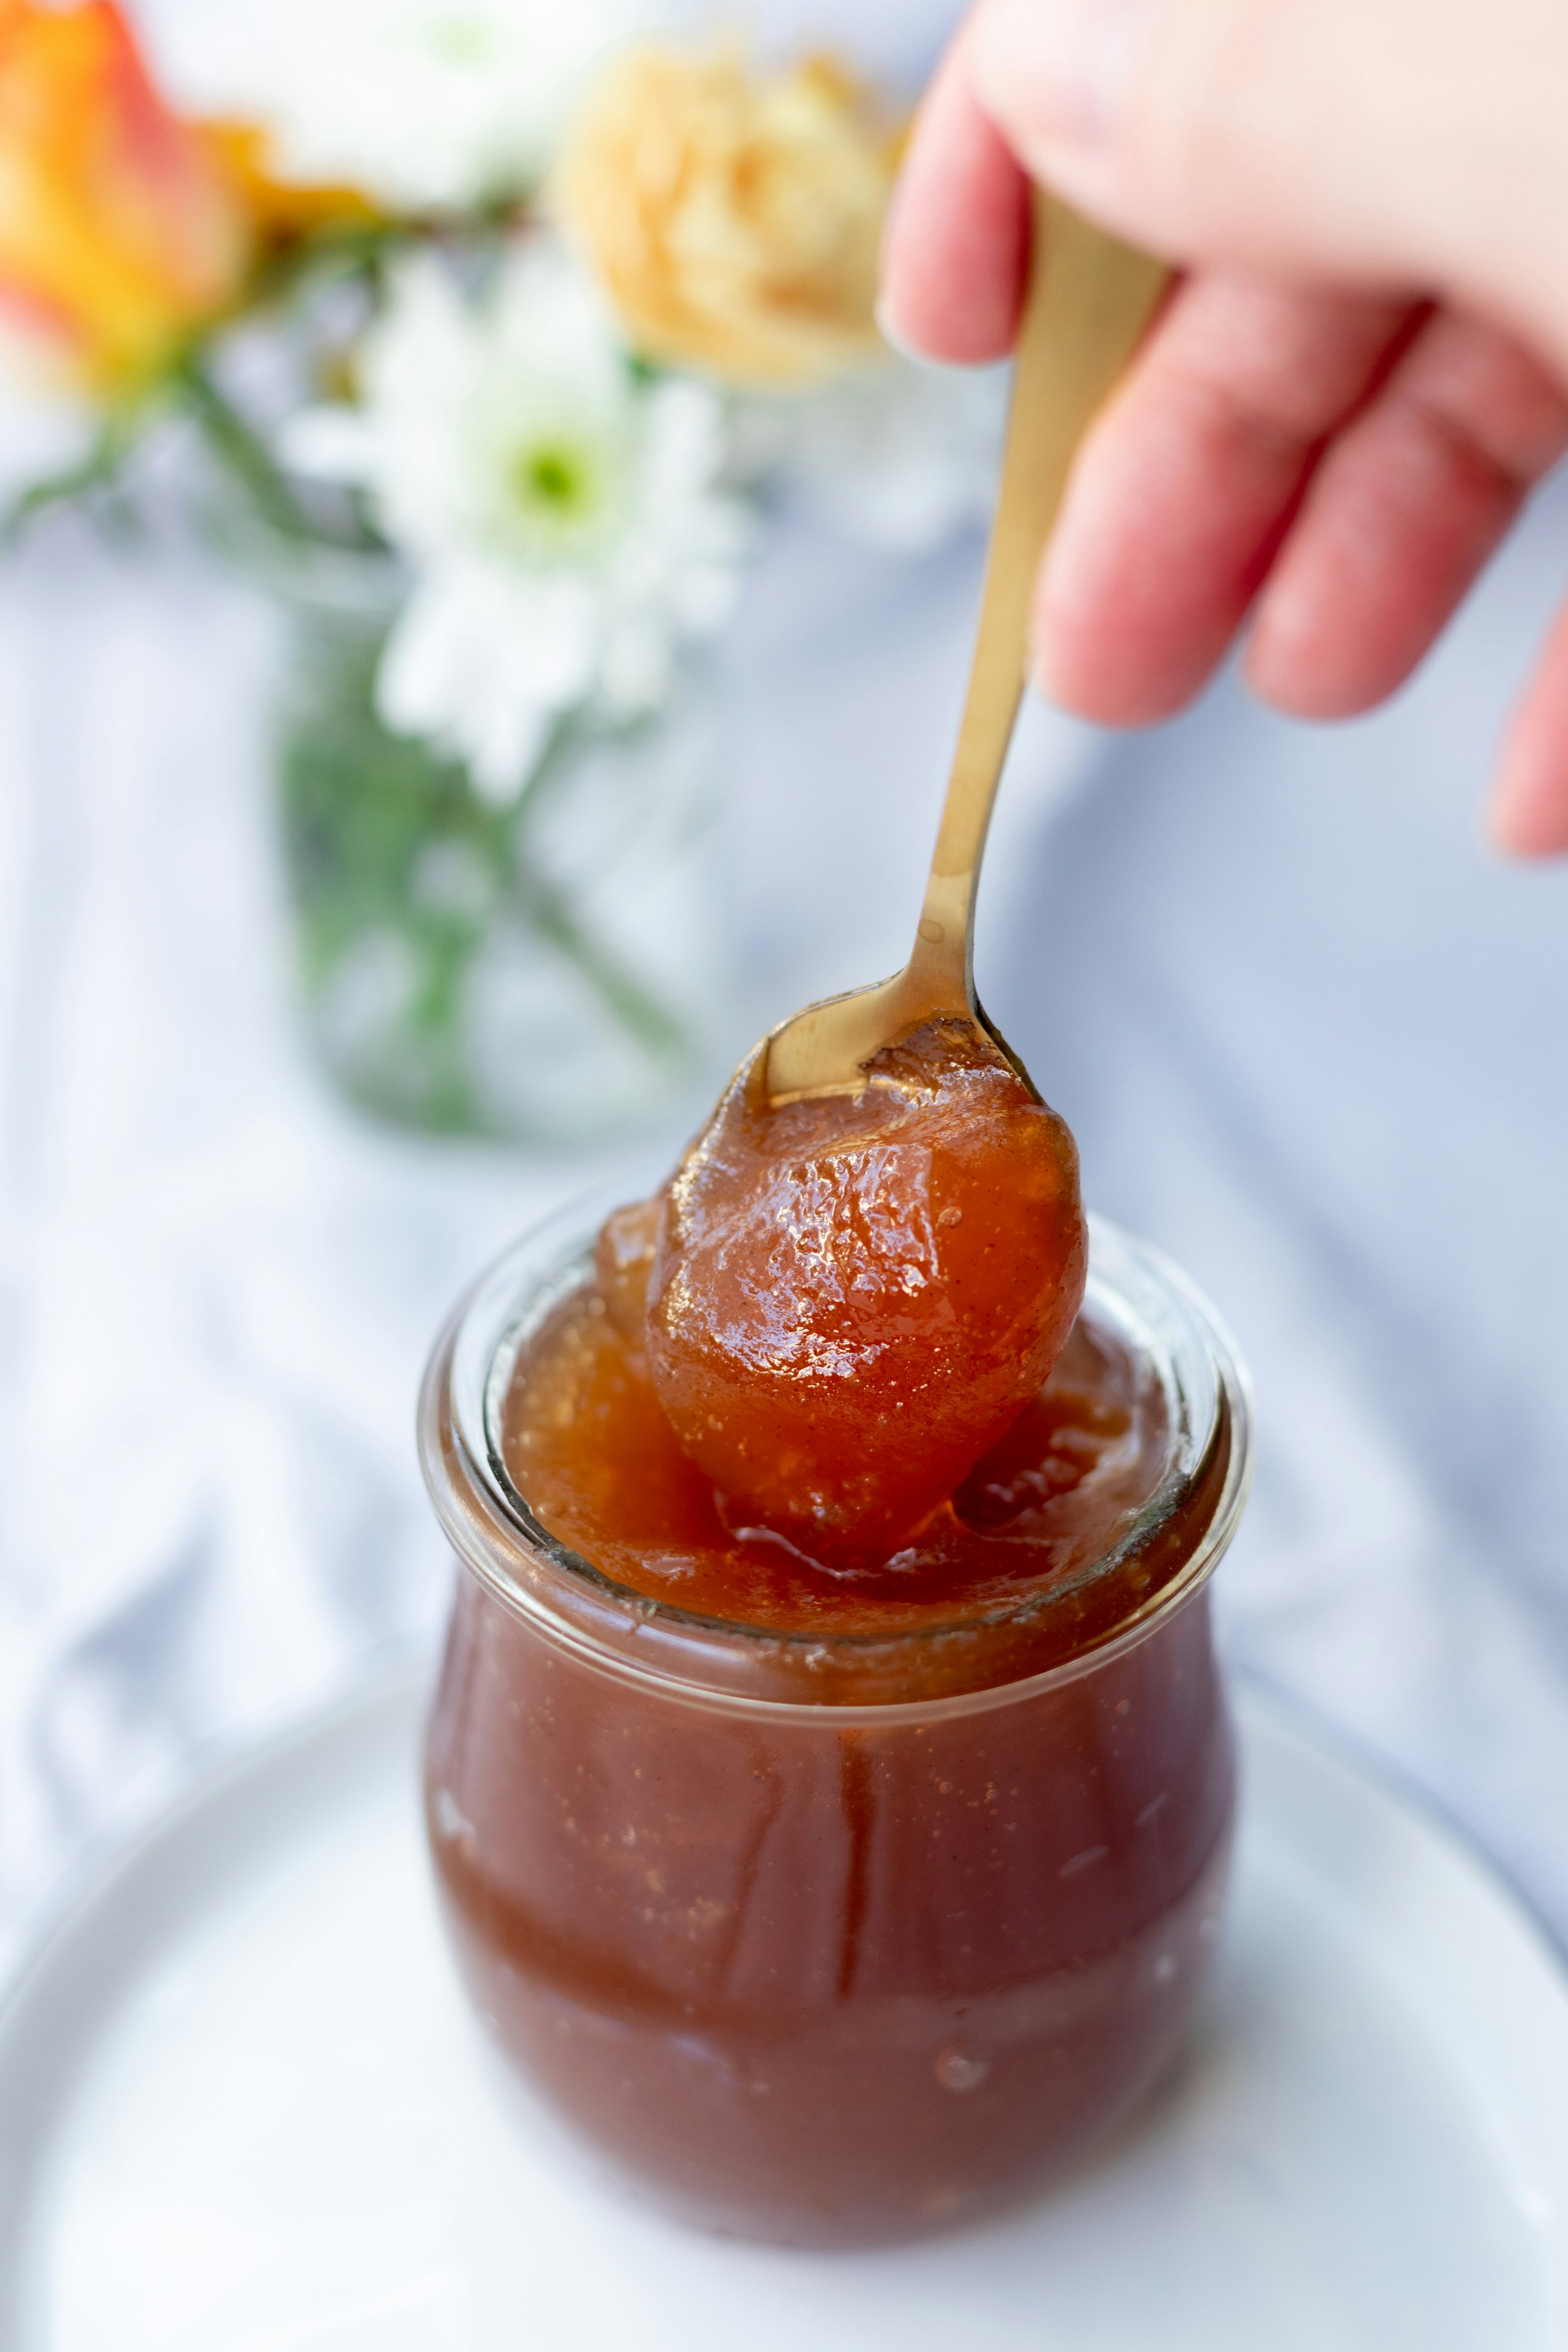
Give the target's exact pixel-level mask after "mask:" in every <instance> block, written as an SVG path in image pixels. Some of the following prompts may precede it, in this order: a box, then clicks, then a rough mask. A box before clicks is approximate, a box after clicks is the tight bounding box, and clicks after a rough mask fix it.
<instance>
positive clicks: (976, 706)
mask: <svg viewBox="0 0 1568 2352" xmlns="http://www.w3.org/2000/svg"><path fill="white" fill-rule="evenodd" d="M1168 277H1169V272H1168V271H1167V270H1166V267H1165V265H1164V264H1163V263H1162V262H1158V261H1155V260H1154V259H1152V258H1151V257H1149V256H1148V255H1147V254H1144V253H1138V252H1135V251H1134V249H1133V248H1132V247H1130V246H1125V245H1123V244H1122V243H1121V242H1120V241H1119V239H1117V238H1115V237H1113V236H1107V235H1106V234H1105V232H1104V231H1103V229H1099V228H1095V227H1094V226H1092V224H1091V223H1090V222H1088V221H1086V220H1083V219H1081V218H1080V216H1079V215H1077V214H1076V213H1074V212H1071V211H1070V210H1069V208H1068V206H1067V205H1064V204H1062V203H1061V201H1060V199H1059V198H1057V197H1055V196H1053V195H1051V194H1050V193H1049V191H1048V190H1046V189H1044V188H1036V190H1035V191H1034V201H1033V245H1032V252H1031V256H1030V281H1029V291H1028V294H1027V297H1026V299H1025V303H1024V310H1023V317H1022V320H1021V321H1020V324H1019V338H1018V347H1017V351H1016V352H1015V354H1014V359H1013V386H1012V399H1011V403H1010V405H1009V412H1008V429H1007V443H1006V446H1005V449H1004V452H1003V457H1002V478H1001V484H1000V488H999V489H998V497H997V511H996V520H995V522H994V524H993V525H992V529H991V543H990V551H989V553H988V557H987V562H986V584H985V592H984V595H983V598H982V601H981V605H980V626H979V634H978V636H977V641H976V645H975V655H974V662H973V666H972V667H971V669H970V673H969V691H968V696H967V700H966V702H965V705H964V716H963V720H962V723H961V725H960V727H959V730H958V744H957V749H956V752H955V754H954V759H953V771H952V774H951V777H950V778H949V780H948V784H947V797H946V802H945V803H944V804H943V809H942V824H941V829H940V831H939V832H938V834H937V836H936V855H935V856H934V857H933V859H932V861H931V873H930V877H929V879H928V880H927V883H926V887H925V904H924V906H923V907H922V908H921V915H920V926H919V931H918V934H917V937H916V940H915V951H914V954H913V955H912V956H911V958H910V962H909V978H910V980H911V981H914V982H917V983H918V984H919V986H920V989H921V992H922V993H926V992H928V994H929V1001H930V1002H931V1003H933V1004H937V1003H942V1004H946V1005H950V1006H951V1007H952V1009H953V1010H954V1011H962V1010H964V1009H965V1008H966V1007H967V1005H968V1004H969V1003H972V1002H973V977H972V966H973V958H974V929H975V895H976V884H977V881H978V878H979V871H980V856H981V853H982V851H983V850H984V848H985V845H986V829H987V827H988V824H989V823H990V817H991V808H992V804H993V803H994V802H995V800H996V796H997V785H998V782H999V781H1000V778H1001V772H1002V763H1003V761H1005V760H1006V758H1007V751H1008V745H1009V741H1010V740H1011V738H1012V731H1013V722H1014V720H1015V719H1016V718H1017V715H1018V708H1019V701H1020V700H1021V698H1022V696H1023V687H1024V679H1025V676H1026V674H1027V671H1028V666H1029V662H1028V632H1029V614H1030V596H1031V593H1032V590H1033V586H1034V579H1035V574H1036V572H1037V571H1038V570H1039V567H1040V554H1041V551H1042V550H1043V549H1044V546H1045V542H1046V540H1047V538H1048V537H1049V536H1050V532H1051V525H1052V524H1053V523H1054V521H1055V520H1056V514H1057V509H1058V508H1059V507H1060V506H1061V495H1062V492H1063V490H1064V489H1065V488H1066V485H1067V477H1068V474H1069V472H1070V470H1071V465H1072V460H1073V457H1074V455H1075V454H1076V452H1077V449H1078V445H1079V443H1080V441H1081V440H1082V437H1083V434H1084V432H1085V430H1086V428H1087V426H1088V425H1089V423H1090V421H1091V419H1092V416H1093V415H1094V412H1095V410H1096V409H1097V408H1098V407H1099V406H1100V404H1101V403H1102V402H1103V400H1104V398H1105V396H1106V394H1108V393H1109V392H1110V390H1111V388H1112V386H1113V384H1114V383H1115V382H1116V380H1117V378H1118V376H1119V375H1120V374H1121V373H1122V371H1123V369H1124V367H1125V365H1126V363H1127V362H1128V360H1129V359H1130V358H1131V357H1132V354H1133V352H1134V347H1135V346H1136V344H1137V341H1138V338H1139V336H1140V335H1141V334H1142V333H1143V331H1144V329H1145V326H1146V325H1147V323H1148V320H1149V318H1150V316H1151V315H1152V313H1153V311H1154V309H1155V303H1156V302H1157V301H1158V299H1159V298H1160V295H1161V294H1162V293H1163V291H1164V289H1165V287H1166V283H1167V280H1168Z"/></svg>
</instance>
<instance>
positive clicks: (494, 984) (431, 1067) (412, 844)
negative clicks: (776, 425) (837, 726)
mask: <svg viewBox="0 0 1568 2352" xmlns="http://www.w3.org/2000/svg"><path fill="white" fill-rule="evenodd" d="M256 573H257V576H258V577H260V578H262V579H263V580H264V582H265V583H266V584H267V586H268V587H269V588H270V589H271V590H272V592H273V593H274V594H275V595H276V596H277V598H278V600H279V602H280V604H282V607H283V610H284V614H285V617H286V622H287V628H286V635H285V653H284V664H283V677H282V691H281V694H280V697H279V703H278V712H277V728H276V747H275V762H276V770H277V796H278V816H279V830H280V835H281V845H282V851H283V866H284V877H285V882H286V887H287V900H288V905H289V910H290V913H291V915H292V918H293V925H294V935H295V948H296V958H297V963H298V977H299V982H300V988H301V993H302V996H303V1001H304V1010H305V1014H306V1021H307V1024H308V1034H309V1037H310V1040H311V1043H312V1045H313V1046H314V1048H315V1052H316V1055H317V1058H318V1060H319V1063H320V1064H321V1065H322V1066H323V1067H324V1069H325V1070H326V1072H327V1073H328V1075H329V1076H330V1077H331V1078H332V1079H333V1081H334V1082H335V1083H336V1085H337V1086H338V1087H340V1089H341V1090H342V1092H343V1093H345V1094H346V1095H347V1096H349V1097H350V1099H351V1100H353V1101H354V1102H356V1103H358V1104H359V1105H361V1107H362V1108H365V1109H368V1110H371V1111H372V1112H374V1113H376V1114H378V1115H379V1116H380V1117H382V1118H389V1119H392V1120H395V1121H396V1122H398V1123H399V1124H401V1125H403V1126H408V1127H414V1128H419V1129H426V1130H430V1131H434V1132H437V1133H448V1134H465V1135H479V1136H493V1137H499V1138H504V1139H511V1140H515V1141H519V1142H526V1143H544V1144H552V1145H554V1144H559V1145H571V1144H578V1143H582V1142H587V1141H592V1140H597V1139H602V1138H605V1137H607V1136H613V1135H615V1134H616V1133H619V1132H635V1131H636V1130H637V1129H639V1128H640V1127H644V1126H646V1125H648V1124H649V1123H650V1122H652V1121H654V1120H661V1121H662V1120H663V1119H664V1118H667V1117H669V1116H670V1114H671V1110H672V1106H674V1105H678V1104H679V1103H680V1102H681V1101H682V1100H683V1099H684V1098H685V1097H686V1096H687V1095H689V1096H690V1097H691V1101H692V1108H693V1115H694V1116H695V1115H696V1113H697V1111H698V1110H699V1108H700V1106H701V1103H702V1101H703V1100H704V1099H706V1095H707V1094H708V1093H710V1092H711V1091H712V1087H713V1086H714V1085H715V1084H716V1083H717V1081H718V1079H719V1078H720V1077H721V1076H722V1075H723V1069H722V1062H723V1052H724V1049H723V1046H722V1045H721V1046H718V1047H717V1049H716V1041H715V1038H714V1036H713V1034H712V1031H713V1024H714V1018H715V1015H714V1008H715V1007H716V1006H718V1005H722V1004H723V1003H724V1002H725V987H724V983H725V979H726V976H727V941H726V938H725V931H724V923H723V905H722V892H721V889H720V886H719V878H718V869H717V838H718V835H717V823H716V819H717V815H718V810H719V797H720V796H719V793H718V789H717V787H718V775H719V765H720V755H719V730H718V723H717V698H716V694H715V692H714V688H713V680H712V677H711V675H710V673H709V671H708V669H707V667H706V665H704V664H703V663H701V662H700V661H698V660H695V659H693V660H692V661H690V662H688V664H687V665H686V667H685V668H684V670H683V671H682V672H681V673H680V675H679V677H677V680H676V682H675V685H674V688H673V690H672V693H671V695H670V698H669V699H668V700H667V702H665V703H664V705H663V706H662V707H661V708H660V709H658V710H657V711H655V712H653V713H651V714H649V715H648V716H647V717H644V718H639V719H614V718H612V717H611V716H609V715H608V714H604V713H601V712H598V711H596V710H594V709H581V710H578V711H575V712H572V713H570V714H569V715H568V716H567V717H566V718H564V719H562V720H561V721H560V722H559V725H558V726H557V729H556V730H555V733H554V735H553V737H552V739H551V740H550V742H549V746H548V747H547V749H546V751H545V754H544V756H543V759H542V760H541V761H540V763H539V765H538V768H537V769H536V770H535V771H534V772H533V773H532V774H531V775H530V776H529V778H528V782H527V783H526V784H525V785H524V787H523V789H522V791H521V792H520V793H518V794H517V797H516V798H515V799H514V800H511V801H509V802H507V803H504V804H497V803H496V802H495V801H493V800H490V799H486V797H485V796H484V795H483V794H482V793H479V792H477V791H476V788H475V786H474V784H473V782H472V780H471V778H470V776H469V774H468V772H467V770H466V769H465V767H464V766H463V764H462V763H461V761H457V760H455V759H454V758H450V757H447V756H445V755H444V753H442V752H441V751H439V750H438V749H436V748H435V747H434V746H433V745H432V744H430V743H428V742H425V741H423V740H420V739H417V738H414V737H410V736H405V735H398V734H393V733H392V731H391V730H389V729H388V728H387V727H386V726H384V725H383V723H382V719H381V718H380V716H379V714H378V710H377V707H376V675H377V670H378V667H379V664H380V662H381V657H382V648H383V646H384V645H385V642H386V636H387V632H388V630H389V628H390V626H391V625H392V619H393V616H394V614H396V612H397V609H398V607H399V604H400V603H401V602H402V597H403V596H404V594H405V593H406V586H407V583H406V581H405V579H404V577H403V575H402V572H401V571H400V570H399V568H398V566H397V564H396V563H395V562H394V561H393V560H392V558H391V557H390V556H385V555H378V554H374V553H358V552H355V551H350V550H345V549H340V548H330V547H327V546H317V547H312V546H307V547H305V548H304V549H302V550H298V551H288V553H287V561H286V560H285V558H284V556H282V555H279V554H277V552H276V551H274V552H273V553H272V554H271V557H270V560H269V561H268V562H267V564H266V565H265V566H262V565H260V564H258V565H257V566H256ZM716 1050H717V1056H718V1058H717V1060H716V1059H715V1054H716Z"/></svg>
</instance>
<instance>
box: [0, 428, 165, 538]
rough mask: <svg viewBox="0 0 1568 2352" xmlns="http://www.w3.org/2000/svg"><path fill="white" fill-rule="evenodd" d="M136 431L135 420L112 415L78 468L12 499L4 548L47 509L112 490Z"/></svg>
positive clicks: (1, 532)
mask: <svg viewBox="0 0 1568 2352" xmlns="http://www.w3.org/2000/svg"><path fill="white" fill-rule="evenodd" d="M136 431H137V428H136V422H135V420H134V418H133V417H132V416H131V415H129V414H127V413H126V412H124V411H120V410H117V411H116V412H115V413H114V414H113V415H110V416H109V417H108V418H107V419H106V420H105V422H104V423H103V425H101V426H100V427H99V432H98V434H97V436H96V437H95V439H94V441H93V444H92V446H91V448H90V449H89V451H88V452H87V455H86V456H85V457H81V458H79V459H78V462H77V463H76V464H75V465H74V466H67V467H62V469H61V470H60V472H59V473H57V474H49V475H47V476H46V477H45V478H44V479H43V480H42V481H41V482H34V483H33V484H32V485H31V486H30V487H29V488H27V489H26V490H24V491H23V492H22V494H21V496H20V497H19V498H16V499H13V500H12V502H11V504H10V505H9V506H8V507H7V508H6V509H5V513H4V516H3V518H0V547H9V546H10V545H12V544H13V542H14V541H16V540H17V539H19V538H20V537H21V534H22V532H23V531H24V530H26V526H27V524H28V523H30V522H31V521H32V520H33V518H34V516H35V515H38V514H41V513H43V512H44V510H45V509H47V508H48V507H53V506H60V505H62V504H63V503H64V502H65V500H67V499H77V498H84V497H87V496H89V495H90V493H91V492H92V491H94V490H101V489H106V488H108V487H109V485H110V483H111V482H112V481H113V480H114V478H115V477H116V475H117V474H118V473H119V471H120V467H121V466H122V465H123V464H124V462H125V458H126V455H127V453H128V451H129V450H130V448H131V445H132V443H133V442H134V441H135V439H136Z"/></svg>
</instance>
